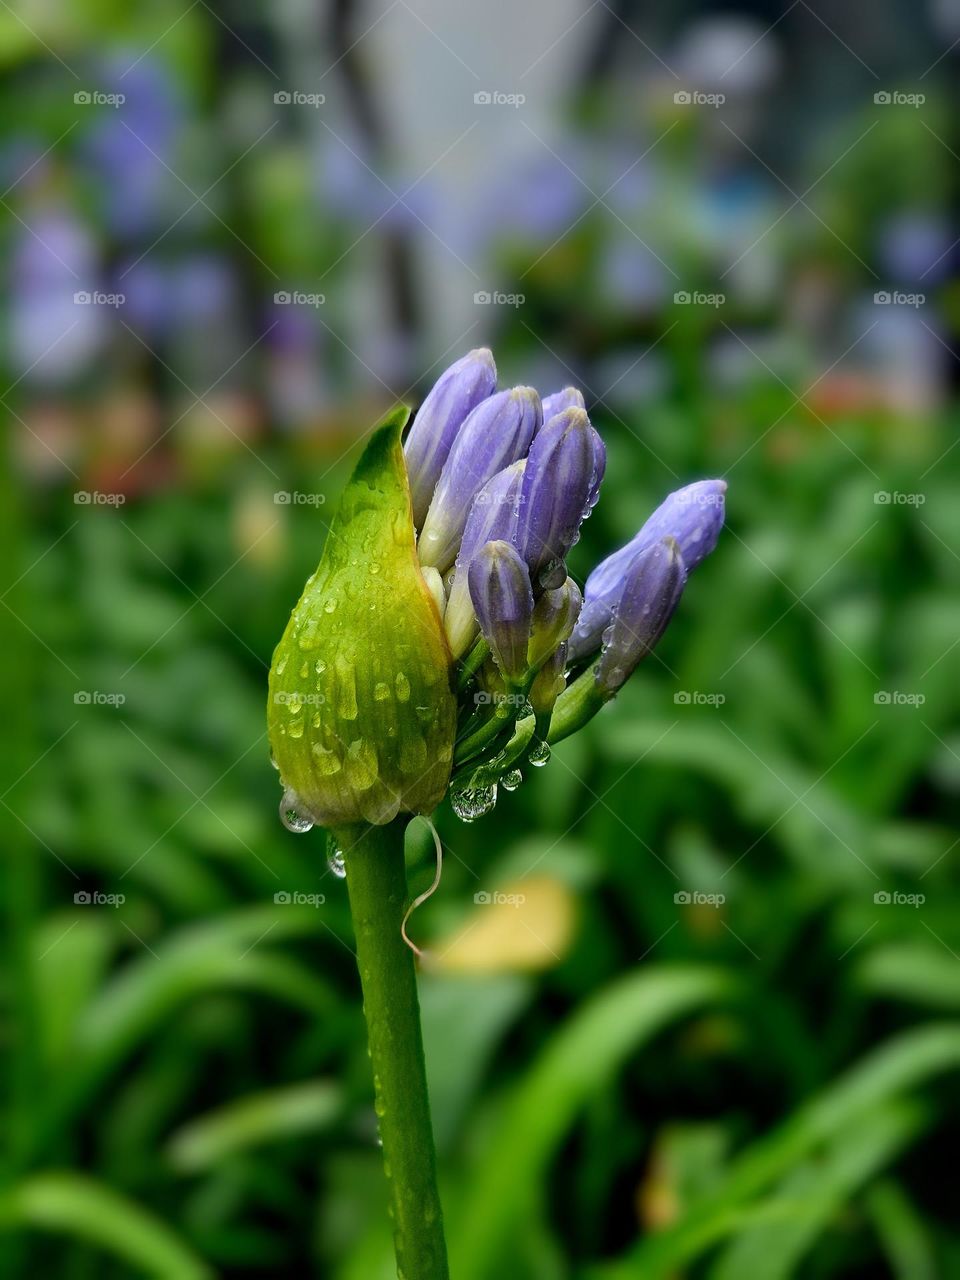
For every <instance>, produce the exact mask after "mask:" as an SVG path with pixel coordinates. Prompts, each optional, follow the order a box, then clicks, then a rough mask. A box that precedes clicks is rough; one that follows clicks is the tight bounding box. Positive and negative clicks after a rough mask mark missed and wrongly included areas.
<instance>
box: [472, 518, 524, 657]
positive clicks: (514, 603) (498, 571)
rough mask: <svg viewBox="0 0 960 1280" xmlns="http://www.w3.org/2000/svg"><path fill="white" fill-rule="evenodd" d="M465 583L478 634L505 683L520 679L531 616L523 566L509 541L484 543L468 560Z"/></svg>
mask: <svg viewBox="0 0 960 1280" xmlns="http://www.w3.org/2000/svg"><path fill="white" fill-rule="evenodd" d="M468 580H469V583H470V598H471V600H472V601H473V607H474V609H475V611H476V614H477V620H478V622H479V623H480V632H481V634H482V635H483V638H484V639H485V640H486V642H487V644H488V645H489V646H490V652H491V653H492V654H493V658H494V661H495V662H496V664H497V666H498V667H499V668H500V672H501V674H502V676H503V678H504V679H505V680H507V681H508V682H509V681H515V680H520V679H521V678H522V677H523V676H524V675H525V674H526V670H527V642H528V640H529V636H530V622H531V619H532V617H533V591H532V589H531V587H530V575H529V573H528V571H527V566H526V564H525V563H524V562H523V560H522V559H521V557H520V555H519V554H518V552H517V549H516V547H514V546H512V545H511V544H510V543H509V542H504V541H502V540H501V541H499V542H487V543H485V545H484V546H483V547H481V548H480V550H479V552H478V553H477V554H476V555H475V556H474V557H473V559H472V560H471V562H470V568H469V570H468Z"/></svg>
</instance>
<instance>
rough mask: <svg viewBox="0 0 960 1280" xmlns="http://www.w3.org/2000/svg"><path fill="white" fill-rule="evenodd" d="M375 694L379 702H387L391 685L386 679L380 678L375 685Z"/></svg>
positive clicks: (375, 698)
mask: <svg viewBox="0 0 960 1280" xmlns="http://www.w3.org/2000/svg"><path fill="white" fill-rule="evenodd" d="M373 696H374V700H375V701H377V702H386V700H387V699H388V698H389V697H390V686H389V685H388V684H387V682H386V681H385V680H378V681H377V683H376V684H375V685H374V686H373Z"/></svg>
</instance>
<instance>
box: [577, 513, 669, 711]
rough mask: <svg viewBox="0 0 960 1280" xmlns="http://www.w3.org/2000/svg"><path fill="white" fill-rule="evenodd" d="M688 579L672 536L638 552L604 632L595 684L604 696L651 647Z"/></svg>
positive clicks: (610, 692)
mask: <svg viewBox="0 0 960 1280" xmlns="http://www.w3.org/2000/svg"><path fill="white" fill-rule="evenodd" d="M686 581H687V570H686V567H685V565H684V563H683V557H682V556H681V554H680V547H679V546H678V544H677V542H676V540H675V539H674V538H663V539H662V540H661V541H659V542H655V543H653V545H652V546H648V547H646V548H645V549H644V550H643V551H641V552H639V554H638V555H637V557H636V559H635V560H634V561H633V564H632V565H631V566H630V568H629V570H628V571H627V574H626V577H625V578H624V580H623V585H622V588H621V591H620V596H619V599H618V600H617V603H616V605H615V607H614V610H613V620H612V622H611V624H610V626H609V628H608V629H607V630H606V631H605V632H604V634H603V652H602V653H601V655H600V661H599V662H598V663H597V671H596V682H597V687H598V688H599V689H600V691H601V693H603V694H604V696H607V697H612V696H613V694H615V693H616V692H617V690H618V689H619V688H620V686H621V685H622V684H623V682H624V681H625V680H626V678H627V677H628V676H629V675H630V674H631V672H632V671H633V669H634V667H636V665H637V663H638V662H640V660H641V659H642V658H645V657H646V656H647V654H648V653H650V652H651V651H652V650H653V648H654V646H655V645H656V643H657V641H658V640H659V639H660V637H661V636H662V635H663V633H664V631H665V630H666V627H667V623H668V622H669V621H670V619H671V618H672V617H673V612H674V610H675V609H676V607H677V604H678V603H679V600H680V596H681V595H682V594H683V588H684V585H685V584H686Z"/></svg>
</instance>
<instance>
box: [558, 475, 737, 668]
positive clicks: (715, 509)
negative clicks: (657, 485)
mask: <svg viewBox="0 0 960 1280" xmlns="http://www.w3.org/2000/svg"><path fill="white" fill-rule="evenodd" d="M726 488H727V482H726V481H725V480H698V481H697V482H696V483H695V484H688V485H686V486H685V487H684V488H683V489H677V490H676V491H675V492H674V493H671V494H670V496H669V497H668V498H666V499H665V500H664V501H663V502H662V503H661V504H660V506H659V507H657V509H656V511H655V512H654V513H653V515H652V516H651V517H650V518H649V520H647V522H646V523H645V524H644V525H643V526H642V527H641V529H640V531H639V533H637V534H636V535H635V536H634V537H633V538H632V539H631V540H630V541H629V542H628V543H627V544H626V546H623V547H621V548H620V550H619V551H615V552H614V553H613V554H612V555H610V556H607V558H606V560H603V561H601V563H600V564H599V565H597V567H596V568H595V569H594V570H593V572H592V573H591V574H590V576H589V577H588V578H587V583H586V589H585V591H584V603H583V608H582V609H581V611H580V617H579V618H578V620H577V625H576V627H575V628H574V632H573V635H572V636H571V638H570V658H571V660H575V659H577V658H580V657H582V656H584V655H586V654H589V653H592V652H593V651H594V650H595V649H597V648H599V645H600V638H601V636H602V635H603V632H604V630H605V629H606V627H607V626H609V624H610V619H611V618H612V616H613V609H614V605H615V604H616V602H617V599H618V597H619V595H620V592H621V590H622V587H623V580H624V576H625V574H626V573H627V571H628V569H629V568H630V566H631V565H632V564H633V562H634V560H635V559H636V557H637V554H638V553H639V552H640V551H642V550H644V548H646V547H649V546H650V545H651V544H652V543H654V542H658V541H659V540H660V539H661V538H666V537H670V538H674V539H675V540H676V542H677V545H678V547H679V549H680V554H681V556H682V557H683V562H684V564H685V565H686V568H687V571H688V572H689V571H690V570H691V569H694V568H696V566H697V565H698V564H699V563H700V561H701V560H703V559H704V558H705V557H706V556H707V555H709V554H710V552H711V551H712V550H713V548H714V547H715V546H716V544H717V538H718V537H719V536H720V530H721V528H722V527H723V514H724V501H723V495H724V493H725V492H726Z"/></svg>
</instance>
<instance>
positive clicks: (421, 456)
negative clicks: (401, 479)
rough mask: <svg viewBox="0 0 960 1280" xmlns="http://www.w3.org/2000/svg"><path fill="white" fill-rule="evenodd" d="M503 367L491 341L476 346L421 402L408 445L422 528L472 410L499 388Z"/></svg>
mask: <svg viewBox="0 0 960 1280" xmlns="http://www.w3.org/2000/svg"><path fill="white" fill-rule="evenodd" d="M496 385H497V367H496V365H495V364H494V363H493V355H492V354H491V353H490V352H489V351H488V350H487V348H486V347H478V348H477V349H476V351H470V352H468V353H467V355H465V356H464V357H463V358H462V359H461V360H458V361H457V362H456V364H452V365H451V366H450V368H449V369H447V370H446V372H445V373H442V374H441V375H440V377H439V379H438V380H437V382H436V383H434V386H433V389H432V390H431V391H430V392H429V394H428V395H427V398H426V399H425V400H424V402H423V404H422V405H421V406H420V409H419V411H418V412H417V416H416V418H415V419H414V422H413V426H412V427H411V428H410V431H409V433H408V435H407V440H406V443H405V445H404V447H403V451H404V455H405V456H406V461H407V474H408V475H409V477H410V495H411V497H412V499H413V523H414V524H415V525H416V526H417V528H418V529H419V528H420V527H421V526H422V524H423V520H424V517H425V516H426V514H427V508H428V507H429V506H430V499H431V498H432V497H433V491H434V489H435V488H436V486H437V481H438V480H439V479H440V472H441V471H442V470H443V464H444V463H445V462H446V460H447V457H448V455H449V453H450V449H451V446H452V445H453V442H454V440H455V439H456V436H457V432H458V431H459V430H460V428H461V426H462V425H463V423H464V422H465V421H466V418H467V416H468V415H469V414H470V413H471V412H472V410H474V409H475V408H476V407H477V405H478V404H480V403H481V402H482V401H483V400H486V398H487V397H488V396H490V395H492V394H493V391H494V389H495V387H496Z"/></svg>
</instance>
